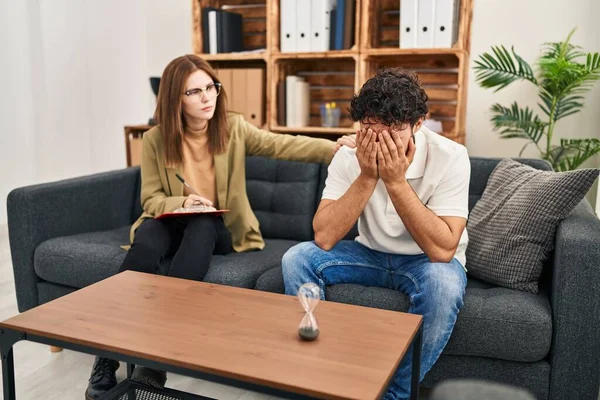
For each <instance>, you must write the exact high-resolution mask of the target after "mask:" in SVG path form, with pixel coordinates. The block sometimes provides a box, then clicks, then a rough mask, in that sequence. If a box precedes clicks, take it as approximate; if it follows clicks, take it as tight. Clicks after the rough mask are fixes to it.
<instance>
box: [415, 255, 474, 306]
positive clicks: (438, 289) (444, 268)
mask: <svg viewBox="0 0 600 400" xmlns="http://www.w3.org/2000/svg"><path fill="white" fill-rule="evenodd" d="M425 286H426V290H427V292H428V293H427V298H428V299H429V300H430V301H432V302H434V303H435V305H436V307H439V308H444V307H449V308H455V307H456V308H458V309H460V308H462V306H463V296H464V293H465V286H466V275H465V271H464V269H463V268H462V266H460V264H458V263H457V262H456V261H453V262H451V263H435V264H431V266H430V268H428V273H427V276H426V284H425Z"/></svg>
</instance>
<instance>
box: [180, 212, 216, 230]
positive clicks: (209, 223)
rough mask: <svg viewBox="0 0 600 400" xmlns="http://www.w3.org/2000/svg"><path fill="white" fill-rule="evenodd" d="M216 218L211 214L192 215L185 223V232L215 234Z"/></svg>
mask: <svg viewBox="0 0 600 400" xmlns="http://www.w3.org/2000/svg"><path fill="white" fill-rule="evenodd" d="M217 222H218V220H217V217H215V216H214V215H211V214H200V215H194V216H193V217H191V218H190V220H189V221H188V222H187V225H186V227H185V231H186V232H190V231H191V232H195V233H198V232H203V233H212V232H216V227H217Z"/></svg>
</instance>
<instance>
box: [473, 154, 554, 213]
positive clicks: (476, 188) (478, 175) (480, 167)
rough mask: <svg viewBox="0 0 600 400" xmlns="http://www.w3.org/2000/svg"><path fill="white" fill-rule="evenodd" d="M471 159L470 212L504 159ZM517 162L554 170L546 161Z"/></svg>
mask: <svg viewBox="0 0 600 400" xmlns="http://www.w3.org/2000/svg"><path fill="white" fill-rule="evenodd" d="M470 159H471V182H470V184H469V210H472V209H473V207H475V203H477V201H478V200H479V199H480V198H481V195H482V194H483V192H484V191H485V187H486V186H487V183H488V179H489V178H490V175H491V174H492V171H493V170H494V168H496V166H497V165H498V163H499V162H500V161H502V159H501V158H486V157H470ZM516 160H517V161H519V162H520V163H522V164H525V165H529V166H531V167H533V168H536V169H540V170H542V171H551V170H552V166H551V165H550V163H548V161H545V160H541V159H537V158H516Z"/></svg>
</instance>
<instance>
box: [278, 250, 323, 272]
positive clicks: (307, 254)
mask: <svg viewBox="0 0 600 400" xmlns="http://www.w3.org/2000/svg"><path fill="white" fill-rule="evenodd" d="M317 249H319V248H318V247H317V245H315V243H314V242H303V243H299V244H297V245H295V246H293V247H291V248H290V249H289V250H288V251H286V253H285V254H284V255H283V258H282V259H281V266H282V268H283V274H284V276H285V275H286V273H287V274H290V273H293V272H294V271H298V270H300V269H302V268H305V267H306V266H310V265H311V259H312V255H313V254H314V252H315V251H316V250H317Z"/></svg>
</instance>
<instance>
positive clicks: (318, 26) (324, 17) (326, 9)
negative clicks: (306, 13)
mask: <svg viewBox="0 0 600 400" xmlns="http://www.w3.org/2000/svg"><path fill="white" fill-rule="evenodd" d="M311 12H312V22H311V26H310V51H313V52H316V51H328V50H329V37H330V36H331V34H330V32H329V28H330V23H331V17H330V15H329V14H330V12H331V3H330V1H329V0H326V1H324V0H311Z"/></svg>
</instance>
